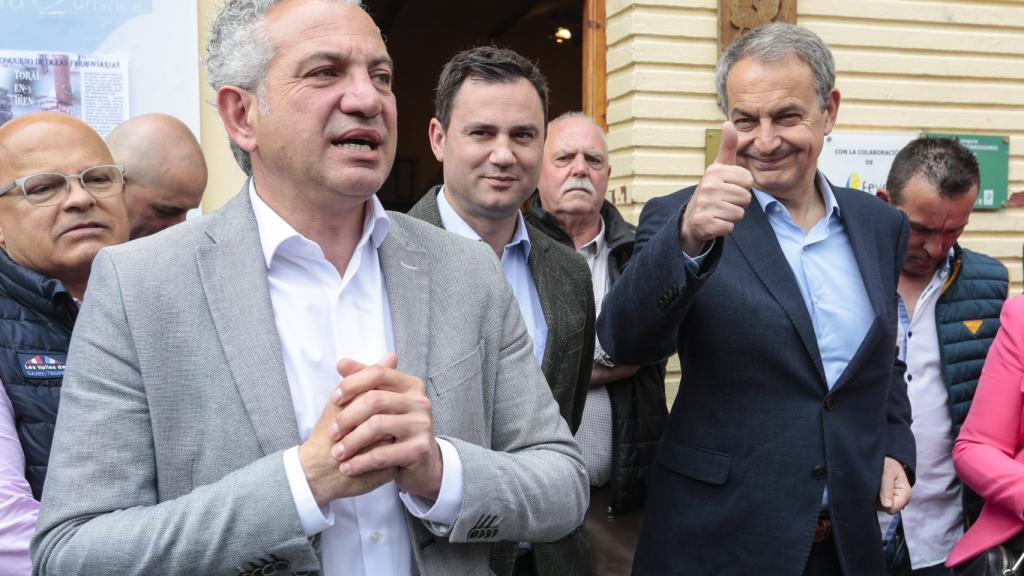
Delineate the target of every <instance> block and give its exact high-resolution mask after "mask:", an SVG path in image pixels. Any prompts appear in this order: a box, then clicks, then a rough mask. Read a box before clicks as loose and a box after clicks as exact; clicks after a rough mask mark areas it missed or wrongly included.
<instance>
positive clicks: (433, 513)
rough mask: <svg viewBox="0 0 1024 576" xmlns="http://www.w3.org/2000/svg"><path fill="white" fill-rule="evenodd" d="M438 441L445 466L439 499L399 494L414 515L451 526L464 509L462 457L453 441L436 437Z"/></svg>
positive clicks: (406, 493) (404, 493)
mask: <svg viewBox="0 0 1024 576" xmlns="http://www.w3.org/2000/svg"><path fill="white" fill-rule="evenodd" d="M436 441H437V447H438V448H440V449H441V462H442V465H443V466H444V469H443V471H442V472H441V489H440V490H439V491H438V494H437V500H436V501H435V502H431V501H430V500H427V499H426V498H421V497H419V496H415V495H413V494H409V493H408V492H399V493H398V496H399V497H400V498H401V499H402V503H403V504H405V508H406V509H407V510H408V511H409V513H410V514H412V515H413V516H415V517H417V518H419V519H421V520H426V521H428V522H432V523H434V524H444V525H447V526H451V525H452V524H455V520H457V519H458V517H459V511H460V510H461V509H462V487H463V485H462V481H463V478H462V459H461V458H459V451H458V450H456V449H455V446H454V445H452V443H451V442H449V441H447V440H445V439H443V438H436Z"/></svg>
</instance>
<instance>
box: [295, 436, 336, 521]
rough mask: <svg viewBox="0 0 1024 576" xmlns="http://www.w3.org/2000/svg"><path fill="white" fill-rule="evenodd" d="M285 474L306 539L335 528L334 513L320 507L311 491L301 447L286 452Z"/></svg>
mask: <svg viewBox="0 0 1024 576" xmlns="http://www.w3.org/2000/svg"><path fill="white" fill-rule="evenodd" d="M284 473H285V475H286V476H287V477H288V487H289V488H290V489H291V491H292V500H294V501H295V510H296V511H297V512H298V513H299V522H301V523H302V531H303V532H305V533H306V537H307V538H309V537H310V536H314V535H316V534H319V533H320V532H323V531H324V530H326V529H328V528H330V527H331V526H334V512H332V511H331V507H330V505H327V506H324V507H320V506H318V505H317V503H316V498H313V491H312V490H310V489H309V482H307V481H306V473H305V472H304V471H303V470H302V462H300V461H299V447H298V446H295V447H293V448H289V449H288V450H285V451H284Z"/></svg>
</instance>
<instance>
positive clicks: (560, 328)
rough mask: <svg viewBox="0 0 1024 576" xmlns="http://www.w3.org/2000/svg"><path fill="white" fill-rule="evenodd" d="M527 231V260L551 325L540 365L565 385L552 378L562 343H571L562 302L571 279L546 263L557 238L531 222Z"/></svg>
mask: <svg viewBox="0 0 1024 576" xmlns="http://www.w3.org/2000/svg"><path fill="white" fill-rule="evenodd" d="M526 231H527V236H529V238H530V256H529V258H527V261H526V263H527V265H528V266H529V267H530V274H531V275H532V276H533V283H534V285H535V286H536V287H537V299H538V300H540V309H541V311H542V312H543V313H544V322H545V323H546V324H547V326H548V336H547V339H546V340H545V345H544V359H543V361H542V362H541V367H540V369H541V372H543V373H544V376H545V377H547V378H548V380H549V381H548V384H549V385H552V386H558V385H563V384H564V383H562V382H556V381H552V377H553V376H554V372H553V369H554V363H555V361H556V359H557V358H558V357H559V356H560V354H559V353H558V351H559V349H560V346H565V345H567V344H571V343H570V342H566V341H564V337H565V336H566V334H565V326H566V325H567V324H568V321H567V320H566V318H565V312H566V307H565V305H564V303H562V302H561V297H562V296H561V295H560V291H561V290H565V288H566V286H568V283H567V282H566V281H565V280H564V279H563V278H561V276H560V274H559V270H560V269H559V267H558V266H552V265H545V262H547V260H548V256H549V251H550V250H551V245H550V244H551V243H552V242H554V240H550V239H549V238H548V237H547V236H544V233H543V232H541V231H540V230H537V229H536V228H534V227H533V226H531V225H529V224H527V225H526ZM542 236H543V238H542ZM555 380H557V379H555ZM556 397H557V395H556Z"/></svg>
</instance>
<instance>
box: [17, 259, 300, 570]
mask: <svg viewBox="0 0 1024 576" xmlns="http://www.w3.org/2000/svg"><path fill="white" fill-rule="evenodd" d="M150 344H151V345H157V344H156V343H150ZM182 361H187V359H182ZM157 445H163V446H164V447H165V448H167V449H173V439H171V438H154V434H153V427H152V426H151V420H150V412H149V409H148V405H147V396H146V389H145V383H144V382H143V379H142V375H141V374H140V371H139V362H138V358H137V356H136V347H135V343H134V342H133V339H132V332H131V327H130V326H129V325H128V322H127V317H126V314H125V308H124V305H123V301H122V295H121V289H120V286H119V280H118V273H117V270H116V268H115V265H114V263H113V261H112V259H111V258H110V257H109V256H108V255H107V254H106V253H105V252H100V254H99V255H98V256H97V258H96V261H95V263H94V266H93V270H92V275H91V277H90V280H89V288H88V293H87V297H86V299H85V305H84V306H83V307H82V311H81V314H80V316H79V319H78V323H77V328H76V330H75V333H74V336H73V338H72V342H71V348H70V351H69V355H68V369H67V373H66V375H65V378H64V383H63V390H62V392H61V406H60V412H59V414H58V417H57V425H56V431H55V434H54V439H53V450H52V452H51V455H50V467H49V472H48V476H47V479H46V485H45V488H44V491H43V500H42V509H41V511H40V515H39V525H38V529H37V532H36V535H35V537H34V539H33V542H32V556H33V564H34V573H35V574H37V575H44V574H119V575H121V576H126V575H130V574H139V575H143V574H183V573H191V574H223V573H237V572H239V571H241V570H242V569H243V567H244V566H245V565H246V563H247V562H249V561H251V562H252V563H254V564H259V563H264V562H266V561H267V558H268V557H269V555H270V554H273V555H275V556H277V557H279V558H288V559H289V560H290V563H291V566H290V569H291V570H319V562H318V560H317V558H316V555H315V553H314V552H313V549H312V546H311V545H310V542H309V541H308V540H307V538H306V537H305V535H304V533H303V530H302V527H301V525H300V523H299V518H298V513H297V512H296V511H295V505H294V503H293V502H292V498H291V492H290V491H289V488H288V480H287V477H286V476H285V472H284V464H283V458H282V455H281V453H280V452H278V453H274V454H270V455H267V456H265V457H263V458H261V459H259V460H256V461H254V462H253V463H252V464H250V465H248V466H246V467H244V468H241V469H239V470H236V471H235V472H232V473H230V474H228V475H226V476H224V477H223V478H221V479H220V480H219V481H217V482H214V483H212V484H208V485H205V486H201V487H198V488H196V489H195V490H194V491H192V492H191V493H189V494H186V495H183V496H180V497H178V498H173V499H166V500H165V501H163V502H160V500H161V498H159V490H160V483H159V478H158V472H159V471H158V470H157V468H156V465H155V459H154V457H153V450H154V446H157ZM110 462H116V463H118V467H117V468H115V469H111V468H110V467H108V466H107V465H104V464H102V463H110ZM158 502H159V503H158ZM254 503H259V505H254ZM202 550H216V551H217V553H216V554H201V553H197V551H202Z"/></svg>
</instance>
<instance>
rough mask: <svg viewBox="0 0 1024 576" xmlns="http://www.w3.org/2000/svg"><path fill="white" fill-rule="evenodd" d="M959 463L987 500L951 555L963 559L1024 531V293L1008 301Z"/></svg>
mask: <svg viewBox="0 0 1024 576" xmlns="http://www.w3.org/2000/svg"><path fill="white" fill-rule="evenodd" d="M1000 320H1001V322H1002V326H1001V327H1000V329H999V333H998V334H997V335H996V339H995V342H993V343H992V347H991V348H990V349H989V351H988V357H987V358H986V359H985V367H984V368H983V369H982V372H981V380H980V381H979V383H978V390H977V393H976V394H975V396H974V401H973V402H972V403H971V411H970V412H969V413H968V415H967V420H966V421H965V422H964V425H963V428H961V430H960V436H959V437H957V439H956V445H955V446H954V447H953V462H954V463H955V464H956V470H957V473H958V474H959V475H960V479H961V480H963V482H964V484H966V485H968V486H970V487H971V488H973V489H974V491H975V492H977V493H978V494H980V495H981V496H982V497H983V498H984V499H985V507H984V508H982V510H981V516H979V517H978V521H977V522H975V523H974V525H973V526H971V527H970V529H969V530H968V531H967V533H966V534H964V536H963V538H961V539H960V541H959V542H957V544H956V546H955V547H954V548H953V551H952V552H951V553H950V554H949V559H948V560H946V565H947V566H954V565H956V564H960V563H962V562H965V561H967V560H970V559H971V558H974V557H975V556H977V555H979V554H981V553H982V552H984V551H985V550H987V549H988V548H991V547H993V546H995V545H997V544H1001V543H1003V542H1006V541H1007V540H1009V539H1010V538H1013V537H1014V536H1016V535H1017V534H1019V533H1020V532H1021V531H1022V530H1024V451H1022V449H1021V448H1022V445H1024V415H1022V413H1021V410H1022V407H1024V296H1017V297H1015V298H1012V299H1010V300H1007V302H1006V304H1005V305H1004V306H1003V311H1002V314H1001V315H1000Z"/></svg>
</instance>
